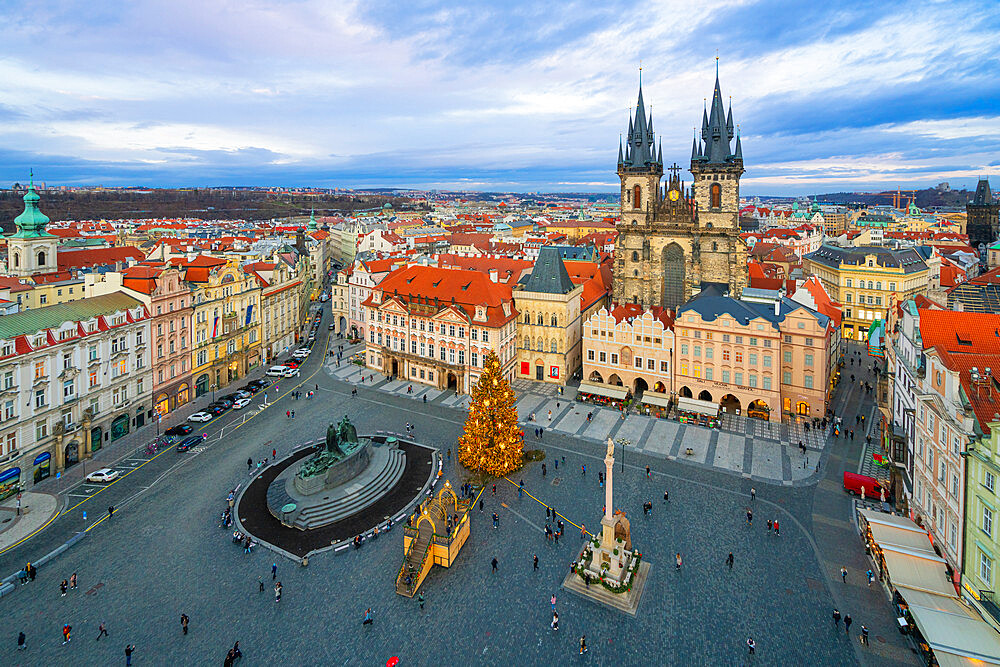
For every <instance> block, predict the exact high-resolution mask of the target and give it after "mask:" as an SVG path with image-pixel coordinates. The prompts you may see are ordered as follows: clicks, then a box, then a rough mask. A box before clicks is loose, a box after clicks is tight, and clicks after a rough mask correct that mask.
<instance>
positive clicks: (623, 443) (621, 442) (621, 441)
mask: <svg viewBox="0 0 1000 667" xmlns="http://www.w3.org/2000/svg"><path fill="white" fill-rule="evenodd" d="M618 444H619V445H621V446H622V470H621V471H622V472H625V446H626V445H631V444H632V441H631V440H629V439H628V438H618Z"/></svg>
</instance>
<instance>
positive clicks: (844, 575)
mask: <svg viewBox="0 0 1000 667" xmlns="http://www.w3.org/2000/svg"><path fill="white" fill-rule="evenodd" d="M840 578H841V579H842V580H843V582H844V583H845V584H846V583H847V568H846V567H841V568H840Z"/></svg>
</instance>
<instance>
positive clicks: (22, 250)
mask: <svg viewBox="0 0 1000 667" xmlns="http://www.w3.org/2000/svg"><path fill="white" fill-rule="evenodd" d="M40 199H41V197H40V196H39V195H38V193H37V192H36V191H35V180H34V176H32V178H31V181H30V184H29V185H28V191H27V192H26V193H25V195H24V212H23V213H21V215H19V216H17V217H16V218H14V224H16V225H17V231H16V232H14V233H13V234H11V235H10V236H8V237H7V275H10V276H18V277H24V276H31V275H34V274H36V273H53V272H54V271H56V270H58V268H59V265H58V263H57V261H56V249H57V248H58V247H59V237H58V236H55V235H54V234H49V233H48V232H47V231H46V230H45V226H46V225H47V224H48V223H49V219H48V217H47V216H46V215H45V214H44V213H42V212H41V211H40V210H39V209H38V201H39V200H40Z"/></svg>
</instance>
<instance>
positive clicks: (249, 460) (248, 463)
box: [247, 458, 253, 471]
mask: <svg viewBox="0 0 1000 667" xmlns="http://www.w3.org/2000/svg"><path fill="white" fill-rule="evenodd" d="M251 470H253V458H248V459H247V471H251Z"/></svg>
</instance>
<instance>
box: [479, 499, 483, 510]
mask: <svg viewBox="0 0 1000 667" xmlns="http://www.w3.org/2000/svg"><path fill="white" fill-rule="evenodd" d="M479 511H480V512H482V511H483V499H482V498H480V499H479Z"/></svg>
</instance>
